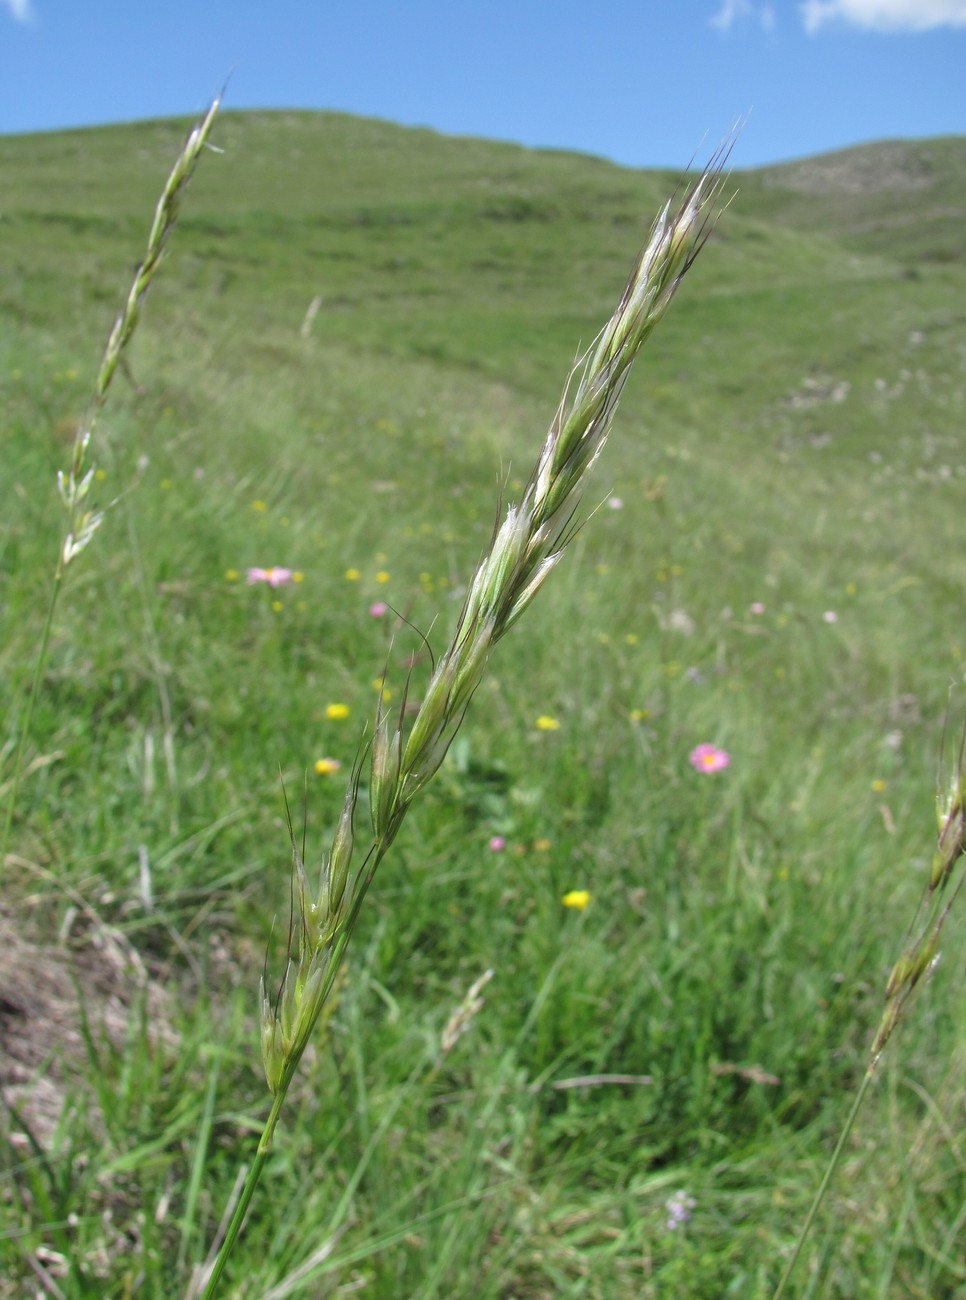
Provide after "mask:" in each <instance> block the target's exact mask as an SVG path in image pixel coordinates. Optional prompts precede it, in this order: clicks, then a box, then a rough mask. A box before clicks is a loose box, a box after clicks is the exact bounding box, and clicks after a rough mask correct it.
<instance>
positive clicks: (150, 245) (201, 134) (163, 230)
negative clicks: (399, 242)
mask: <svg viewBox="0 0 966 1300" xmlns="http://www.w3.org/2000/svg"><path fill="white" fill-rule="evenodd" d="M220 106H221V100H220V98H216V99H215V100H214V101H213V102H212V104H211V105H210V107H209V109H208V111H207V113H206V114H205V115H204V117H203V118H202V119H201V121H200V122H198V123H197V124H196V125H195V126H194V127H193V128H192V130H191V131H190V132H189V134H188V138H187V139H186V140H185V142H184V145H183V146H182V149H181V152H180V153H179V154H178V157H177V159H176V161H175V164H174V166H173V167H172V169H171V172H170V174H169V176H168V179H167V181H166V182H165V185H164V188H163V190H162V191H161V197H160V199H159V200H158V204H157V208H156V209H155V214H154V221H153V223H152V225H151V230H150V233H149V234H148V242H147V248H146V249H145V253H144V257H143V258H142V260H141V262H140V264H139V265H138V268H137V271H136V272H135V275H134V279H133V280H132V282H131V287H130V289H129V290H128V293H127V297H126V298H125V300H124V305H123V307H122V308H121V311H120V312H119V313H118V315H117V318H116V319H115V321H114V325H113V327H112V328H111V332H110V334H109V336H108V340H107V345H106V347H105V349H104V355H103V357H102V359H101V364H100V368H99V369H98V372H97V378H96V380H95V382H94V392H93V396H92V398H91V401H90V405H89V406H88V409H87V413H86V415H85V416H84V418H83V419H82V420H81V421H80V423H79V424H78V426H77V430H76V433H75V435H74V440H73V446H72V451H71V459H70V465H69V466H68V468H67V469H66V470H62V469H61V470H58V471H57V490H58V492H59V494H60V499H61V501H62V503H63V506H64V523H63V533H62V536H61V541H60V547H59V549H58V554H57V561H56V564H55V567H54V575H53V580H52V582H51V585H50V595H49V599H48V603H47V613H46V617H45V620H44V625H43V630H42V632H41V636H40V644H39V646H38V649H37V655H36V659H35V661H34V671H33V675H32V678H31V683H30V689H29V692H28V695H27V703H26V706H25V708H24V714H23V721H22V723H21V725H20V729H19V737H18V741H17V747H16V750H15V752H14V757H13V765H12V771H11V776H10V780H9V791H8V797H7V809H6V815H5V819H4V824H3V832H2V835H0V876H2V873H3V867H4V863H5V860H6V855H7V848H8V845H9V843H10V831H11V827H12V825H13V816H14V809H15V807H16V803H17V795H18V793H19V789H20V779H21V775H22V772H23V765H24V755H25V753H26V746H27V738H28V736H29V735H30V728H31V725H32V722H33V715H34V708H35V706H36V702H37V695H38V693H39V690H40V682H41V678H42V676H43V672H44V666H45V664H46V662H47V650H48V647H49V645H50V635H51V631H52V628H53V622H54V614H55V612H56V608H57V602H58V599H59V596H60V591H61V588H62V586H63V581H64V575H65V572H66V570H67V567H68V565H69V564H71V563H72V562H73V561H74V560H75V559H76V558H77V556H78V555H80V554H81V552H82V551H84V550H86V548H87V547H88V546H89V545H90V543H91V541H92V540H93V538H94V535H95V533H96V532H97V530H98V528H99V527H100V526H101V524H102V523H103V521H104V513H105V512H104V510H103V509H101V508H98V507H97V506H95V505H93V504H91V489H92V487H93V485H94V481H95V474H96V468H95V466H94V465H92V464H90V463H89V461H88V454H87V453H88V450H89V448H90V443H91V435H92V433H93V431H94V426H95V424H96V422H97V418H98V416H99V415H100V413H101V411H102V409H103V407H104V403H105V402H106V401H107V395H108V392H109V391H110V387H111V380H112V379H113V377H114V372H115V371H116V369H117V367H118V365H119V364H120V361H121V358H122V356H123V355H124V350H125V348H126V347H127V346H128V344H129V343H130V341H131V338H132V337H133V335H134V331H135V329H136V328H137V324H138V321H139V320H140V317H141V304H142V302H143V300H144V295H145V294H146V293H147V291H148V289H149V287H150V285H151V281H152V280H153V279H154V276H155V274H156V272H157V269H158V267H159V265H160V264H161V258H162V255H163V253H164V250H165V247H166V246H167V243H168V240H169V238H170V236H171V232H172V230H173V229H174V226H175V222H176V221H177V219H178V213H179V211H180V208H181V200H182V198H183V197H184V192H185V188H186V187H187V184H188V182H189V181H190V179H191V177H192V174H193V173H194V170H195V167H196V165H197V163H198V159H199V158H200V157H201V154H202V151H203V150H204V148H205V146H206V145H207V143H208V136H209V134H210V133H211V128H212V125H213V124H214V120H215V116H216V114H217V112H218V109H219V108H220Z"/></svg>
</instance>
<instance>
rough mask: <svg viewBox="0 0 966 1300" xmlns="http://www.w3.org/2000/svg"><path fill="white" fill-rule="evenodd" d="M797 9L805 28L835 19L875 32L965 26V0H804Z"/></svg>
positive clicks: (816, 29)
mask: <svg viewBox="0 0 966 1300" xmlns="http://www.w3.org/2000/svg"><path fill="white" fill-rule="evenodd" d="M799 9H800V10H801V14H802V22H803V23H804V24H805V30H806V31H807V32H817V31H818V29H819V28H820V27H822V26H824V25H825V23H829V22H836V21H838V22H844V23H849V24H851V25H852V26H853V27H869V28H871V29H872V30H873V31H878V32H925V31H928V30H929V29H930V28H932V27H966V0H805V3H804V4H801V5H799Z"/></svg>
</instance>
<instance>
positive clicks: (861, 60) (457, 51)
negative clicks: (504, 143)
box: [0, 0, 966, 167]
mask: <svg viewBox="0 0 966 1300" xmlns="http://www.w3.org/2000/svg"><path fill="white" fill-rule="evenodd" d="M229 74H230V77H229ZM226 77H229V81H228V87H227V93H226V97H225V107H226V108H229V109H231V108H249V107H262V108H274V107H298V108H335V109H341V110H344V111H346V112H350V113H359V114H363V115H365V116H373V117H384V118H389V119H391V120H393V121H397V122H402V123H406V124H411V125H421V126H430V127H434V128H436V129H437V130H440V131H444V132H447V133H450V134H457V135H479V136H488V137H491V138H496V139H503V140H516V141H519V142H521V143H524V144H528V145H534V146H544V145H546V146H552V147H559V148H567V149H576V150H579V151H581V152H585V153H594V154H600V155H602V156H604V157H607V158H611V159H614V160H615V161H617V162H621V163H625V164H629V165H631V166H653V165H666V166H672V167H679V166H681V165H683V164H685V163H687V161H688V160H689V159H690V158H691V156H692V154H695V153H697V154H698V155H699V157H700V156H702V155H703V154H706V153H708V152H709V151H710V150H711V149H712V148H713V147H714V145H716V144H717V143H718V141H719V140H720V139H721V138H722V137H723V136H725V135H726V134H727V133H728V131H729V129H730V128H731V126H732V124H733V122H734V121H735V120H736V119H739V118H743V117H744V116H745V115H746V114H747V113H749V111H750V117H749V120H748V123H747V125H746V127H745V130H744V132H743V134H742V137H741V139H740V141H739V143H738V146H737V149H736V151H735V153H734V155H733V162H734V164H735V165H736V166H739V167H741V166H754V165H756V164H758V163H764V162H775V161H779V160H781V159H785V158H795V157H801V156H802V155H806V154H813V153H820V152H822V151H824V150H827V149H834V148H839V147H841V146H844V145H848V144H856V143H860V142H863V141H867V140H873V139H882V138H886V137H896V136H926V135H953V134H956V135H958V134H966V0H602V3H601V4H600V5H597V6H592V5H590V4H588V3H587V2H586V0H513V2H511V0H395V2H393V0H368V3H357V4H356V3H352V0H164V3H158V4H150V3H146V2H143V0H0V132H4V133H7V132H20V131H33V130H47V129H54V128H59V127H69V126H83V125H88V124H91V123H97V122H109V121H130V120H133V119H137V118H144V117H158V116H168V115H171V114H193V113H196V112H198V111H199V110H202V109H203V108H204V107H205V105H206V102H207V101H208V100H209V99H210V98H211V97H212V96H213V95H214V94H215V93H216V92H217V91H218V90H219V89H220V88H221V86H222V83H223V82H224V81H225V79H226Z"/></svg>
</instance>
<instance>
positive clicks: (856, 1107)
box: [772, 1062, 875, 1300]
mask: <svg viewBox="0 0 966 1300" xmlns="http://www.w3.org/2000/svg"><path fill="white" fill-rule="evenodd" d="M874 1069H875V1064H874V1062H873V1064H872V1065H870V1066H869V1068H868V1069H867V1070H866V1072H865V1077H864V1078H863V1080H862V1083H861V1085H860V1087H859V1090H858V1092H857V1093H856V1095H855V1101H854V1102H853V1103H852V1109H851V1110H850V1111H849V1117H848V1119H847V1120H846V1121H845V1124H844V1125H843V1126H842V1132H841V1133H840V1134H839V1140H838V1142H836V1144H835V1150H834V1151H833V1152H832V1159H831V1160H830V1161H829V1164H828V1168H827V1169H826V1170H825V1176H824V1177H823V1179H822V1181H821V1183H820V1184H819V1189H818V1191H817V1192H816V1193H815V1199H814V1200H813V1201H812V1204H811V1208H810V1209H809V1211H808V1217H807V1218H806V1220H805V1222H804V1224H803V1225H802V1230H801V1232H800V1233H799V1234H798V1240H797V1241H796V1242H795V1249H794V1250H793V1251H792V1253H791V1257H790V1258H789V1261H788V1263H787V1264H786V1265H785V1271H784V1273H783V1274H782V1277H781V1281H780V1282H779V1283H778V1290H777V1291H776V1292H775V1294H774V1296H773V1297H772V1300H781V1297H782V1296H783V1295H784V1294H785V1287H786V1286H787V1285H788V1279H789V1278H790V1277H791V1275H792V1273H793V1271H794V1269H795V1265H796V1264H797V1263H798V1257H799V1255H800V1254H801V1253H802V1247H803V1246H804V1245H805V1238H806V1237H807V1236H808V1234H809V1232H810V1231H811V1229H812V1224H813V1223H814V1222H815V1216H816V1215H817V1214H818V1211H819V1207H820V1206H821V1204H822V1202H823V1201H824V1200H825V1193H826V1192H827V1191H828V1188H829V1184H830V1183H831V1181H832V1176H833V1174H834V1173H835V1170H836V1169H837V1167H838V1163H839V1160H840V1159H841V1156H842V1152H843V1151H844V1150H845V1144H846V1142H847V1141H848V1140H849V1134H850V1133H851V1132H852V1127H853V1125H854V1124H855V1120H856V1116H857V1115H858V1113H859V1111H860V1110H861V1109H862V1103H863V1102H864V1101H865V1095H866V1093H867V1092H868V1090H869V1084H870V1083H871V1082H872V1073H873V1070H874Z"/></svg>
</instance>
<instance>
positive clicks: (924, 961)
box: [773, 729, 966, 1300]
mask: <svg viewBox="0 0 966 1300" xmlns="http://www.w3.org/2000/svg"><path fill="white" fill-rule="evenodd" d="M964 753H966V729H964V731H963V735H962V738H961V740H960V744H959V753H958V754H957V756H956V762H955V764H954V767H953V771H952V774H951V776H950V777H949V779H948V780H947V781H946V782H945V785H944V784H943V782H942V781H940V788H939V790H938V792H937V795H936V819H937V822H938V836H937V844H936V849H935V852H934V853H933V860H932V868H931V870H930V873H929V879H928V881H927V882H926V886H925V889H924V891H923V895H922V898H921V900H920V903H919V907H918V909H917V911H916V915H915V916H914V917H913V921H912V925H911V926H910V927H909V933H910V934H911V935H913V938H911V939H910V940H909V941H908V943H907V944H906V947H905V948H904V949H903V951H902V953H901V955H900V956H899V958H898V960H897V961H896V963H895V965H894V966H893V968H892V971H891V973H890V975H889V979H888V981H887V982H886V988H885V1007H884V1009H883V1012H882V1017H881V1019H880V1021H879V1026H878V1029H877V1030H876V1034H875V1037H874V1039H873V1040H872V1046H871V1048H870V1049H869V1062H868V1065H867V1066H866V1070H865V1074H864V1075H863V1076H862V1082H861V1083H860V1084H859V1087H858V1089H857V1091H856V1094H855V1100H854V1101H853V1103H852V1108H851V1110H850V1111H849V1113H848V1115H847V1116H846V1119H845V1123H844V1124H843V1125H842V1131H841V1132H840V1134H839V1137H838V1141H837V1142H836V1144H835V1150H834V1151H833V1152H832V1155H831V1158H830V1160H829V1163H828V1167H827V1168H826V1170H825V1173H824V1174H823V1175H822V1181H821V1182H820V1183H819V1186H818V1190H817V1191H816V1193H815V1196H814V1198H813V1200H812V1203H811V1205H810V1206H809V1210H808V1214H807V1215H806V1217H805V1222H804V1223H803V1225H802V1229H801V1232H800V1233H799V1234H798V1238H797V1239H796V1242H795V1246H794V1248H793V1250H792V1253H791V1255H790V1256H789V1258H788V1262H787V1264H786V1265H785V1271H784V1272H783V1273H782V1276H781V1279H780V1281H779V1283H778V1287H777V1289H776V1291H775V1294H774V1297H773V1300H781V1298H782V1296H784V1294H785V1289H786V1287H787V1285H788V1282H789V1279H790V1278H791V1276H792V1274H793V1272H794V1271H795V1266H796V1264H797V1263H798V1260H799V1257H800V1256H801V1253H802V1247H803V1246H804V1245H805V1241H806V1238H807V1237H808V1235H809V1233H810V1232H811V1230H812V1226H813V1224H814V1223H815V1219H816V1216H817V1215H818V1212H819V1209H820V1208H821V1206H822V1202H823V1201H824V1200H825V1196H826V1193H827V1192H828V1189H829V1187H830V1186H831V1183H832V1179H833V1177H834V1176H835V1171H836V1169H837V1168H838V1164H839V1161H840V1159H841V1156H842V1152H843V1151H844V1150H845V1146H846V1143H847V1142H848V1140H849V1135H850V1134H851V1132H852V1129H853V1127H854V1125H855V1121H856V1119H857V1118H858V1115H859V1112H860V1111H861V1109H862V1107H863V1105H864V1104H865V1100H866V1097H867V1096H868V1092H869V1087H870V1085H871V1083H872V1080H873V1077H874V1075H875V1072H876V1068H877V1067H878V1064H879V1061H880V1060H881V1059H882V1053H883V1052H884V1051H885V1049H886V1046H887V1044H888V1042H889V1039H890V1038H891V1037H892V1034H893V1031H894V1030H895V1028H896V1026H897V1025H898V1023H899V1020H900V1018H901V1016H902V1013H903V1011H904V1010H905V1008H906V1005H907V1004H908V1002H909V999H910V998H911V997H912V995H913V994H914V993H915V991H916V989H917V988H918V987H919V986H920V985H921V984H922V982H923V981H924V980H926V979H928V978H929V976H930V975H931V974H932V972H933V970H935V968H936V965H937V963H938V962H939V957H940V950H939V941H940V938H941V936H942V929H943V925H944V924H945V921H946V918H947V916H948V915H949V912H950V909H951V908H952V906H953V903H954V902H955V901H956V897H957V895H958V894H959V892H960V890H961V889H962V887H963V880H964V871H963V863H964V862H966V773H964V771H963V756H964ZM957 868H959V870H958V874H957ZM954 877H955V878H954Z"/></svg>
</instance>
